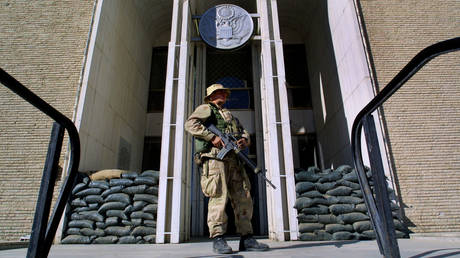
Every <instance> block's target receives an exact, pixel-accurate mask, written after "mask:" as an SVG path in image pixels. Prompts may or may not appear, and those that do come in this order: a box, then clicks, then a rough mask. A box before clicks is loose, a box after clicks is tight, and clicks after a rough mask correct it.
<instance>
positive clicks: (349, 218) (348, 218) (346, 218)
mask: <svg viewBox="0 0 460 258" xmlns="http://www.w3.org/2000/svg"><path fill="white" fill-rule="evenodd" d="M338 217H339V219H341V220H343V222H345V223H347V224H353V223H355V222H357V221H363V220H369V216H367V215H366V214H363V213H361V212H351V213H346V214H340V215H339V216H338Z"/></svg>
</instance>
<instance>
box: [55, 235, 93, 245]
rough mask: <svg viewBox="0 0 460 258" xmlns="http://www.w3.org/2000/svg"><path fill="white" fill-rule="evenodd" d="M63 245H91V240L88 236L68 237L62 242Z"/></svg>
mask: <svg viewBox="0 0 460 258" xmlns="http://www.w3.org/2000/svg"><path fill="white" fill-rule="evenodd" d="M61 243H62V244H89V243H91V239H90V238H89V237H87V236H81V235H68V236H66V237H65V238H64V239H62V241H61Z"/></svg>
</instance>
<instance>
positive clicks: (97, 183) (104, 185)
mask: <svg viewBox="0 0 460 258" xmlns="http://www.w3.org/2000/svg"><path fill="white" fill-rule="evenodd" d="M88 187H92V188H101V189H102V190H107V189H109V183H107V181H105V180H104V181H102V180H98V181H91V182H89V184H88Z"/></svg>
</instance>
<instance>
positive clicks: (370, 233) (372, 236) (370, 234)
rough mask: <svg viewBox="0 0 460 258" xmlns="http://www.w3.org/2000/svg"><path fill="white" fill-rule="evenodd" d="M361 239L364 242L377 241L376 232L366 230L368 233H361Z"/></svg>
mask: <svg viewBox="0 0 460 258" xmlns="http://www.w3.org/2000/svg"><path fill="white" fill-rule="evenodd" d="M359 239H363V240H370V239H375V232H374V230H366V231H363V232H361V234H359Z"/></svg>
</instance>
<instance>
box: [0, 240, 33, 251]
mask: <svg viewBox="0 0 460 258" xmlns="http://www.w3.org/2000/svg"><path fill="white" fill-rule="evenodd" d="M28 246H29V242H28V241H27V242H26V241H24V242H0V250H9V249H17V248H27V247H28Z"/></svg>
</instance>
